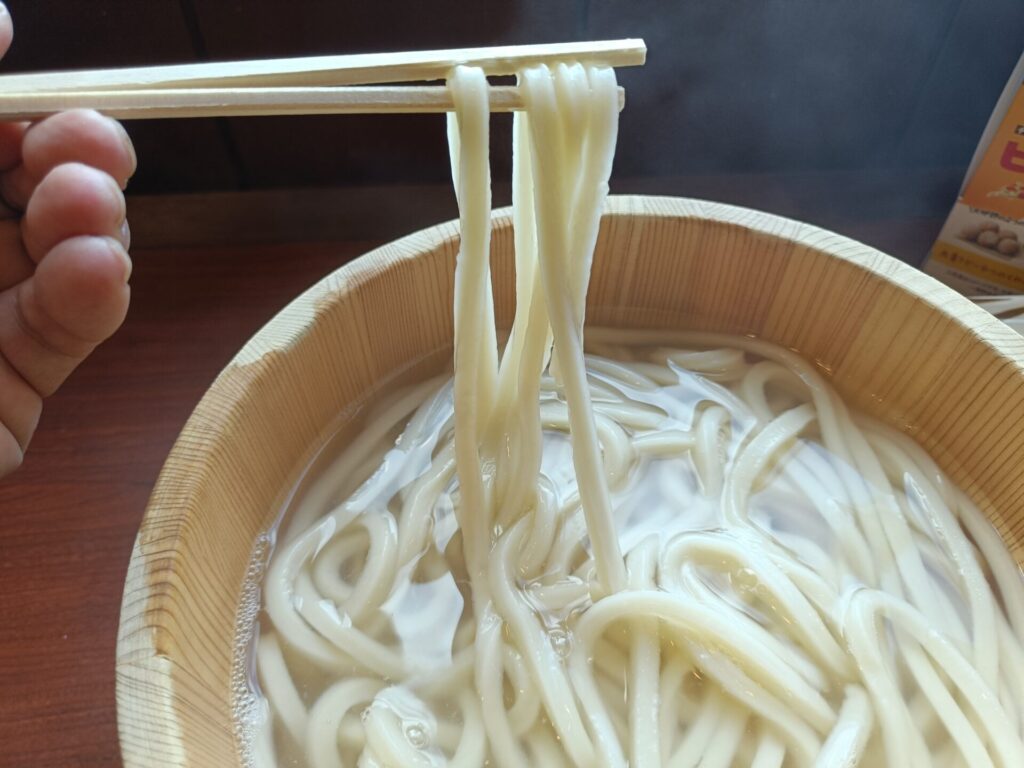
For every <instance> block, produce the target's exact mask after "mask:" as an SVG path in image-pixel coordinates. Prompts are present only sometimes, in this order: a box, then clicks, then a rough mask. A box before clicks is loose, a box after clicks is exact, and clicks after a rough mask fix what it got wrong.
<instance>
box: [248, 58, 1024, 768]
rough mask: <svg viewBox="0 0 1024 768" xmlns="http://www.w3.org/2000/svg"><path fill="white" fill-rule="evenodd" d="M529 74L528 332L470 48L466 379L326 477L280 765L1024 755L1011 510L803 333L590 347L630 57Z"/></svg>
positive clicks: (458, 330)
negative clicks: (593, 296)
mask: <svg viewBox="0 0 1024 768" xmlns="http://www.w3.org/2000/svg"><path fill="white" fill-rule="evenodd" d="M519 85H520V88H521V89H522V93H523V97H524V102H525V105H526V109H525V111H524V112H522V113H518V114H516V116H515V118H514V124H513V147H514V150H513V155H514V165H513V169H514V170H513V219H514V229H515V252H516V256H515V259H516V313H515V318H514V321H513V324H512V327H511V331H510V334H509V338H508V342H507V343H506V345H505V347H504V353H503V354H502V355H501V356H500V358H499V355H498V345H497V336H496V331H495V327H494V305H493V299H492V294H491V276H490V266H489V252H490V172H489V168H488V162H487V152H488V144H489V135H488V125H489V114H488V111H487V87H488V86H487V81H486V79H485V77H484V75H483V73H482V72H481V71H480V70H478V69H472V68H466V67H458V68H457V69H456V70H455V71H454V72H453V73H452V76H451V78H450V79H449V88H450V89H451V92H452V96H453V100H454V103H455V107H456V110H455V113H454V115H453V116H452V117H451V118H450V120H449V140H450V148H451V158H452V177H453V181H454V185H455V189H456V195H457V198H458V202H459V208H460V225H461V247H460V252H459V255H458V261H457V268H456V274H455V367H454V378H453V379H451V380H450V381H448V382H441V381H439V380H435V381H431V382H427V383H426V384H423V385H420V386H418V387H414V388H411V389H409V390H406V391H403V392H399V393H397V394H395V395H394V396H393V397H392V398H391V399H390V400H388V401H386V402H384V403H382V404H381V406H380V409H379V411H378V412H377V414H376V416H375V417H374V418H373V419H372V420H371V422H370V424H369V426H368V427H367V430H366V431H365V432H364V433H363V435H362V436H361V437H360V438H358V439H357V440H356V441H354V442H352V443H351V445H350V446H349V448H348V449H347V450H346V451H344V452H343V453H342V454H341V455H340V456H339V457H338V458H337V459H336V461H335V462H334V464H333V466H332V468H331V469H329V470H328V471H327V472H325V473H324V475H323V477H322V478H321V479H320V480H318V481H317V483H314V485H312V486H311V488H310V490H309V491H308V492H307V493H305V495H304V496H303V497H302V498H300V499H299V501H298V503H297V506H296V508H295V510H294V512H293V514H292V516H291V517H290V520H289V523H288V524H289V527H288V529H287V530H286V531H285V532H283V534H282V536H281V538H280V541H281V543H280V545H279V547H278V549H277V551H276V552H275V553H274V555H273V557H272V559H271V562H270V566H269V571H268V573H267V577H266V581H265V585H264V600H265V614H266V618H265V621H264V623H263V627H262V631H261V633H260V635H259V637H258V640H257V647H256V666H257V672H258V680H259V685H260V688H261V691H262V693H263V695H264V696H265V699H266V702H267V705H268V709H269V716H268V717H267V719H266V722H265V727H264V729H263V730H262V732H260V733H259V734H258V736H257V738H256V739H255V740H254V741H253V744H252V745H251V758H252V763H253V764H254V765H262V766H274V765H281V766H284V765H308V766H312V768H338V766H356V765H358V766H421V765H422V766H435V765H452V766H467V767H468V766H474V767H475V766H482V765H485V764H493V765H496V766H502V768H505V767H508V768H520V767H523V768H525V767H526V766H534V765H540V766H551V765H577V766H626V765H629V766H633V767H634V768H647V767H649V766H662V765H667V766H673V767H674V768H675V767H682V766H698V765H699V766H703V767H704V768H712V767H716V766H718V767H723V768H724V767H725V766H729V765H733V764H742V765H753V766H757V768H779V767H780V766H783V765H786V766H805V765H815V766H853V765H857V764H861V765H868V766H870V765H881V764H888V765H890V766H899V767H900V768H902V767H903V766H919V765H920V766H925V765H932V764H936V765H950V766H960V765H964V766H971V767H972V768H974V767H975V766H999V767H1001V768H1016V767H1018V766H1022V765H1024V746H1022V734H1024V647H1022V643H1021V638H1022V632H1024V584H1022V581H1021V578H1020V571H1019V569H1018V568H1017V566H1016V564H1015V563H1014V562H1013V561H1012V559H1011V558H1010V556H1009V555H1008V553H1007V552H1006V550H1005V549H1004V548H1003V546H1002V544H1001V542H1000V541H999V539H998V536H997V535H996V534H995V533H994V531H993V530H992V529H991V528H990V527H989V526H988V525H987V523H986V522H985V520H984V517H983V516H982V515H981V513H980V512H979V511H978V510H977V509H976V508H975V507H974V506H973V505H972V503H971V501H970V500H969V499H968V498H967V497H966V496H965V495H964V494H963V493H961V492H960V491H959V490H957V489H956V488H955V487H953V486H951V485H950V483H949V482H948V480H946V479H945V478H944V477H943V475H942V474H941V472H940V471H939V470H938V468H937V467H936V465H935V464H934V462H933V461H932V460H931V459H930V458H929V457H928V456H927V455H926V454H925V453H924V451H922V450H921V449H920V448H919V447H918V446H917V445H916V444H915V443H914V442H913V441H912V440H910V439H909V438H907V437H905V436H903V435H900V434H897V433H895V432H894V431H892V430H890V429H888V428H886V427H883V426H881V425H879V424H877V423H875V422H872V421H870V420H869V419H866V418H864V417H862V416H860V415H858V414H855V413H851V412H850V411H849V410H848V409H847V408H846V406H845V405H844V404H843V402H842V401H841V400H840V399H839V398H838V397H837V395H836V394H835V392H834V391H833V390H832V389H831V388H830V386H829V385H828V383H827V382H826V380H825V379H824V378H823V377H822V376H821V375H820V374H819V372H818V371H817V370H816V369H815V368H814V367H813V366H811V365H809V364H808V363H806V362H805V361H803V360H802V359H801V358H800V357H799V356H797V355H795V354H793V353H791V352H789V351H787V350H782V349H779V348H777V347H774V346H772V345H770V344H766V343H764V342H761V341H758V340H754V339H749V338H738V337H730V336H723V335H716V334H709V333H688V332H681V331H680V332H669V331H618V330H609V329H599V328H594V329H588V331H587V337H588V339H587V341H588V345H589V348H590V349H591V350H592V351H593V352H595V353H596V352H600V354H588V355H587V356H586V358H585V357H584V353H583V350H584V339H583V326H584V308H585V298H586V287H587V284H588V281H589V277H590V267H591V259H592V256H593V252H594V247H595V244H596V241H597V233H598V224H599V218H600V212H601V208H602V205H603V201H604V197H605V195H606V194H607V181H608V177H609V175H610V172H611V163H612V155H613V151H614V145H615V139H616V132H617V120H618V115H617V106H618V105H617V94H616V84H615V77H614V74H613V72H612V70H610V69H605V68H598V67H588V66H583V65H579V64H577V65H571V66H570V65H564V64H561V65H558V66H557V67H554V68H550V69H549V68H548V67H544V66H539V67H534V68H531V69H527V70H525V71H523V72H521V73H520V75H519ZM402 425H404V426H402ZM399 432H400V434H398V433H399ZM396 434H398V437H397V440H396V439H395V435H396Z"/></svg>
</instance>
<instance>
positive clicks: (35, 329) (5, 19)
mask: <svg viewBox="0 0 1024 768" xmlns="http://www.w3.org/2000/svg"><path fill="white" fill-rule="evenodd" d="M12 37H13V25H12V22H11V17H10V15H9V14H8V12H7V9H6V8H5V7H4V6H3V5H2V4H0V56H3V54H5V53H6V52H7V49H8V48H9V47H10V44H11V39H12ZM134 171H135V152H134V150H133V149H132V145H131V141H130V140H129V138H128V134H127V133H126V132H125V130H124V128H122V127H121V126H120V124H118V123H116V122H115V121H113V120H111V119H109V118H106V117H103V116H101V115H99V114H97V113H95V112H90V111H85V110H76V111H71V112H64V113H62V114H59V115H55V116H53V117H50V118H47V119H46V120H42V121H40V122H38V123H33V124H31V125H29V124H25V123H0V198H2V204H0V476H2V475H4V474H6V473H8V472H10V471H11V470H13V469H15V468H16V467H17V466H18V465H19V464H21V461H22V457H23V455H24V451H25V449H26V448H27V447H28V443H29V440H30V439H31V437H32V433H33V432H34V431H35V428H36V424H37V423H38V421H39V414H40V412H41V410H42V403H43V398H44V397H46V396H48V395H50V394H52V393H53V392H54V391H55V390H56V389H57V387H59V386H60V385H61V383H62V382H63V381H64V379H66V378H67V376H68V374H70V373H71V371H72V370H74V368H75V367H76V366H77V365H78V364H79V363H80V362H82V360H84V359H85V358H86V356H88V355H89V353H90V352H91V351H92V350H93V349H94V348H95V347H96V345H97V344H99V343H100V342H101V341H103V340H104V339H106V338H107V337H108V336H110V335H111V334H112V333H113V332H114V331H115V330H117V328H118V327H119V326H120V325H121V322H122V321H123V320H124V316H125V313H126V312H127V311H128V296H129V289H128V277H129V275H130V274H131V260H130V259H129V258H128V244H129V235H128V226H127V222H126V220H125V202H124V195H123V194H122V190H123V189H124V187H125V186H126V185H127V183H128V179H129V177H130V176H131V175H132V173H133V172H134Z"/></svg>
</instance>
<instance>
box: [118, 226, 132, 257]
mask: <svg viewBox="0 0 1024 768" xmlns="http://www.w3.org/2000/svg"><path fill="white" fill-rule="evenodd" d="M117 239H118V240H120V241H121V245H123V246H124V249H125V250H126V251H127V250H128V249H129V248H131V247H132V228H131V227H129V226H128V219H125V220H124V221H123V222H122V223H121V232H120V233H119V234H118V236H117Z"/></svg>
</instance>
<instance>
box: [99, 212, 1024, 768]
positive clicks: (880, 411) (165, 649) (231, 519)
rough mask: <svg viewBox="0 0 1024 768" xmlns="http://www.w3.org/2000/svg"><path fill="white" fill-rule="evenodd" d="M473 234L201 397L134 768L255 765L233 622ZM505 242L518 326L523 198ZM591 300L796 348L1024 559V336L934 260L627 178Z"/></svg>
mask: <svg viewBox="0 0 1024 768" xmlns="http://www.w3.org/2000/svg"><path fill="white" fill-rule="evenodd" d="M457 244H458V238H457V231H456V228H455V226H454V225H453V224H451V223H449V224H444V225H441V226H438V227H435V228H433V229H429V230H426V231H424V232H420V233H417V234H415V235H411V236H409V237H407V238H405V239H403V240H400V241H397V242H395V243H393V244H390V245H387V246H384V247H383V248H380V249H378V250H376V251H373V252H372V253H370V254H367V255H366V256H364V257H363V258H361V259H359V260H357V261H356V262H353V263H352V264H350V265H348V266H346V267H343V268H342V269H341V270H339V271H338V272H336V273H334V274H333V275H331V276H329V277H328V278H326V279H324V280H323V281H322V282H320V283H319V284H318V285H316V286H315V287H313V288H312V289H310V290H309V291H308V292H306V293H305V294H303V296H301V297H300V298H298V299H296V300H295V301H294V302H293V303H292V304H291V305H289V306H288V307H287V308H286V309H284V310H283V311H282V312H281V313H280V314H279V315H278V316H277V317H276V318H275V319H274V320H273V321H272V322H271V323H270V324H268V325H267V326H266V327H265V328H264V329H263V330H262V331H261V332H260V333H259V334H258V335H257V336H256V337H254V338H253V340H252V341H250V342H249V344H248V345H246V347H245V348H244V349H243V350H242V351H241V352H240V353H239V355H238V356H237V357H236V359H235V360H234V362H233V363H232V364H231V365H229V366H228V368H227V369H225V371H224V372H223V373H222V374H221V375H220V377H219V378H218V379H217V381H216V382H215V383H214V384H213V386H212V387H211V388H210V390H209V392H208V393H207V395H206V396H205V397H204V399H203V401H202V402H201V403H200V405H199V406H198V407H197V409H196V411H195V413H194V414H193V416H192V418H191V419H190V420H189V422H188V424H187V425H186V427H185V429H184V431H183V432H182V435H181V437H180V438H179V440H178V442H177V444H176V445H175V447H174V449H173V451H172V452H171V455H170V457H169V459H168V461H167V464H166V465H165V467H164V470H163V472H162V474H161V476H160V479H159V481H158V482H157V486H156V489H155V490H154V493H153V497H152V500H151V502H150V506H149V509H148V511H147V514H146V518H145V520H144V522H143V525H142V528H141V529H140V531H139V536H138V539H137V541H136V545H135V550H134V553H133V557H132V565H131V570H130V572H129V576H128V582H127V584H126V586H125V594H124V603H123V606H122V616H121V632H120V638H119V648H118V716H119V727H120V735H121V744H122V750H123V754H124V760H125V764H126V765H127V766H128V767H129V768H135V767H141V766H147V767H148V766H153V767H154V768H155V766H161V767H162V766H210V765H217V766H237V765H240V757H239V744H238V734H237V733H236V730H235V725H234V720H233V707H234V698H233V697H234V690H235V689H234V688H233V684H234V682H236V681H237V675H238V673H239V669H240V667H239V664H238V657H237V652H236V651H237V649H236V642H235V641H236V634H237V633H236V629H237V624H238V621H239V620H240V618H242V617H240V615H239V604H240V599H239V598H240V595H241V592H242V589H243V585H244V583H245V581H246V571H247V568H248V567H249V564H250V559H251V554H252V552H253V546H254V543H255V542H256V541H257V539H258V537H259V536H260V534H261V533H262V532H263V531H265V530H266V529H267V528H268V526H270V525H271V523H272V522H273V520H274V518H275V516H276V515H277V512H278V510H279V508H280V505H281V502H282V500H283V494H284V493H285V492H286V491H287V489H288V488H289V487H290V485H291V484H292V483H293V482H294V480H295V479H296V477H297V473H298V472H299V470H300V468H301V467H302V466H303V465H304V463H305V462H306V461H307V460H308V459H309V457H310V455H311V452H312V450H313V449H314V448H315V447H316V446H317V445H318V444H319V443H320V441H322V440H323V438H324V436H325V433H324V430H325V428H326V427H327V426H328V425H332V424H336V419H337V416H338V414H339V413H341V412H342V411H344V409H345V408H346V406H348V405H350V404H351V403H353V402H355V401H356V400H358V399H359V398H360V397H361V396H362V395H363V394H364V393H366V392H367V391H369V390H370V389H371V388H373V387H374V386H375V385H376V384H378V383H379V382H381V381H382V380H383V379H386V378H388V377H391V376H393V375H395V374H396V373H398V372H401V371H406V372H408V371H409V370H410V366H414V365H415V363H417V362H418V361H420V360H422V359H423V358H424V357H425V356H427V355H429V354H430V353H432V352H436V351H437V350H439V349H444V348H446V347H448V346H449V345H450V343H451V337H452V281H453V273H454V262H455V254H456V250H457ZM492 261H493V266H494V288H495V300H496V313H497V316H498V320H499V323H500V324H504V325H506V326H507V324H508V323H509V322H510V320H511V314H512V309H513V306H512V303H513V292H514V280H513V274H512V265H513V254H512V232H511V222H510V218H509V214H508V211H499V212H497V213H496V214H495V229H494V236H493V241H492ZM588 320H589V321H591V322H599V323H601V324H611V325H619V326H623V327H644V326H646V327H677V326H678V327H689V328H698V329H708V330H716V331H726V332H732V333H744V334H754V335H757V336H760V337H762V338H765V339H768V340H770V341H773V342H776V343H778V344H781V345H783V346H786V347H789V348H793V349H796V350H798V351H799V352H800V353H801V354H803V355H804V356H805V357H807V358H808V359H810V360H813V361H814V362H815V363H816V364H817V365H818V366H819V367H820V368H821V369H822V370H823V371H825V372H827V373H828V374H829V375H830V376H831V377H832V378H833V380H834V382H835V384H836V386H837V388H838V389H839V391H840V393H841V394H842V395H843V396H844V397H845V398H847V399H848V400H849V401H850V402H851V403H853V404H855V405H857V406H859V407H860V408H862V409H864V410H866V411H867V412H869V413H871V414H872V415H875V416H878V417H880V418H882V419H883V420H886V421H888V422H890V423H892V424H895V425H896V426H898V427H899V428H901V429H903V430H904V431H906V432H908V433H909V434H911V435H913V436H914V437H915V438H916V439H917V440H918V441H919V442H920V443H921V444H922V445H923V446H924V447H925V448H926V449H927V450H928V451H929V452H930V453H931V454H932V455H933V456H934V457H935V458H936V460H937V461H938V462H939V464H940V465H941V466H942V467H943V468H944V469H945V470H946V471H947V472H948V473H949V474H950V475H951V476H952V478H953V479H954V480H955V481H956V482H958V483H959V484H960V485H961V487H963V488H964V489H965V490H966V491H967V492H968V493H969V494H970V495H971V496H972V497H973V498H974V500H975V501H976V502H977V503H978V504H979V505H980V506H981V508H982V509H983V510H984V511H985V512H986V513H987V514H988V515H989V517H990V519H991V520H992V522H993V524H994V525H995V527H996V528H997V529H998V530H999V532H1000V533H1001V534H1002V535H1003V537H1004V539H1005V540H1006V542H1007V544H1008V546H1009V548H1010V550H1011V552H1012V553H1013V554H1014V556H1015V557H1016V558H1017V560H1018V562H1020V561H1022V560H1024V514H1022V513H1021V508H1020V499H1021V494H1022V492H1024V419H1022V418H1021V417H1020V414H1022V413H1024V339H1022V338H1021V337H1020V336H1018V335H1017V334H1015V333H1014V332H1013V331H1011V330H1009V329H1008V328H1006V327H1005V326H1004V325H1002V324H1001V323H1000V322H998V321H997V320H995V319H994V318H992V317H991V316H990V315H988V314H987V313H986V312H985V311H984V310H982V309H979V308H978V307H976V306H974V305H973V304H971V303H970V302H969V301H967V300H966V299H964V298H963V297H961V296H959V295H957V294H955V293H954V292H953V291H951V290H950V289H948V288H946V287H944V286H942V285H940V284H939V283H937V282H936V281H934V280H932V279H931V278H929V277H926V276H924V275H922V274H921V273H919V272H917V271H916V270H914V269H912V268H910V267H907V266H905V265H903V264H901V263H900V262H897V261H896V260H894V259H891V258H889V257H887V256H885V255H884V254H882V253H880V252H878V251H876V250H874V249H871V248H868V247H867V246H864V245H862V244H859V243H856V242H854V241H852V240H849V239H847V238H844V237H840V236H838V235H835V234H832V233H830V232H826V231H824V230H821V229H818V228H816V227H812V226H809V225H806V224H801V223H798V222H794V221H791V220H787V219H782V218H779V217H776V216H771V215H768V214H763V213H757V212H754V211H750V210H746V209H741V208H734V207H730V206H724V205H718V204H713V203H706V202H700V201H694V200H683V199H677V198H650V197H619V198H611V199H610V201H609V205H608V210H607V213H606V216H605V218H604V220H603V223H602V229H601V235H600V238H599V240H598V245H597V253H596V256H595V261H594V276H593V280H592V282H591V287H590V293H589V296H588ZM233 676H235V677H234V678H233Z"/></svg>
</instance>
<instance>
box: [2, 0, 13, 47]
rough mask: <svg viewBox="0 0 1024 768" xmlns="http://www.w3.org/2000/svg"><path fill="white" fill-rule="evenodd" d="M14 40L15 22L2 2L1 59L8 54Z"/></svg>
mask: <svg viewBox="0 0 1024 768" xmlns="http://www.w3.org/2000/svg"><path fill="white" fill-rule="evenodd" d="M12 39H14V22H13V21H12V20H11V13H10V11H8V10H7V6H6V5H4V4H3V3H2V2H0V57H3V55H4V54H5V53H7V49H8V48H10V47H11V40H12Z"/></svg>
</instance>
